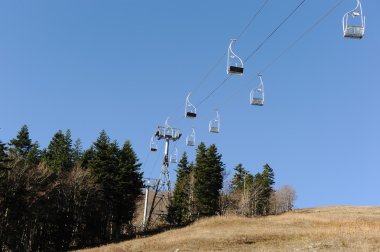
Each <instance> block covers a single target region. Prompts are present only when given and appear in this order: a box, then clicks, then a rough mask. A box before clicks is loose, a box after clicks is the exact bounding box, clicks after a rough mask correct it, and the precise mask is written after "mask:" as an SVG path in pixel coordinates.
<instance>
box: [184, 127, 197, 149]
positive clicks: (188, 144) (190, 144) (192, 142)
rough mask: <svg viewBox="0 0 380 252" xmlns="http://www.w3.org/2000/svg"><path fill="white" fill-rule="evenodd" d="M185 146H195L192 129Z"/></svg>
mask: <svg viewBox="0 0 380 252" xmlns="http://www.w3.org/2000/svg"><path fill="white" fill-rule="evenodd" d="M186 145H187V146H194V145H195V130H194V128H193V129H192V132H191V134H190V135H188V136H187V137H186Z"/></svg>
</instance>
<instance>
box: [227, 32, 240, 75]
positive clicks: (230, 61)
mask: <svg viewBox="0 0 380 252" xmlns="http://www.w3.org/2000/svg"><path fill="white" fill-rule="evenodd" d="M235 42H236V39H231V43H230V45H229V46H228V51H227V74H231V75H243V71H244V66H243V61H242V60H241V58H240V57H239V56H237V55H236V54H235V53H234V51H233V50H232V45H233V44H234V43H235Z"/></svg>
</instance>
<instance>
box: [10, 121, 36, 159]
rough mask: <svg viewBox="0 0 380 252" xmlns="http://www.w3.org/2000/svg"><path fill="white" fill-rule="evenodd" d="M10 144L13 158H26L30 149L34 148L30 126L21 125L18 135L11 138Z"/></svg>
mask: <svg viewBox="0 0 380 252" xmlns="http://www.w3.org/2000/svg"><path fill="white" fill-rule="evenodd" d="M9 146H10V148H9V155H10V157H11V158H12V159H20V160H25V159H26V158H27V156H28V153H29V151H30V149H31V148H33V143H32V140H31V139H30V137H29V130H28V126H26V125H23V126H22V127H21V129H20V131H19V132H18V134H17V137H16V138H13V139H11V140H10V142H9Z"/></svg>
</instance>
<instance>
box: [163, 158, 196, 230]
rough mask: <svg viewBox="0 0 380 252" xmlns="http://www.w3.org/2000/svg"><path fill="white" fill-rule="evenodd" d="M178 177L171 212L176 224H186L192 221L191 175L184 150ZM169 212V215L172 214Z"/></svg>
mask: <svg viewBox="0 0 380 252" xmlns="http://www.w3.org/2000/svg"><path fill="white" fill-rule="evenodd" d="M176 172H177V179H176V183H175V186H174V191H173V198H172V204H171V208H170V210H171V211H170V214H171V215H172V217H173V222H174V223H175V224H176V225H184V224H187V223H189V222H190V221H191V204H192V202H191V176H192V166H191V165H189V162H188V158H187V153H186V152H184V153H183V155H182V158H181V160H180V161H179V163H178V166H177V170H176ZM170 214H169V215H170Z"/></svg>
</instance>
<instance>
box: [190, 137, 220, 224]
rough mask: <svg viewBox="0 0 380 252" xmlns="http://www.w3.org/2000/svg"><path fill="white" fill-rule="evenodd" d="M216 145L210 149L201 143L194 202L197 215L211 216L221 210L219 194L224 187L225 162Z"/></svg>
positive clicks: (197, 161)
mask: <svg viewBox="0 0 380 252" xmlns="http://www.w3.org/2000/svg"><path fill="white" fill-rule="evenodd" d="M221 159H222V155H220V154H219V153H218V151H217V148H216V146H215V145H211V146H210V147H209V148H208V149H206V146H205V144H204V143H201V144H200V145H199V146H198V149H197V156H196V164H195V169H194V180H195V182H194V204H195V206H196V211H197V215H198V216H199V217H201V216H211V215H215V214H217V213H218V212H219V196H220V190H221V189H222V187H223V175H222V174H223V171H224V164H223V162H222V160H221Z"/></svg>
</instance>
